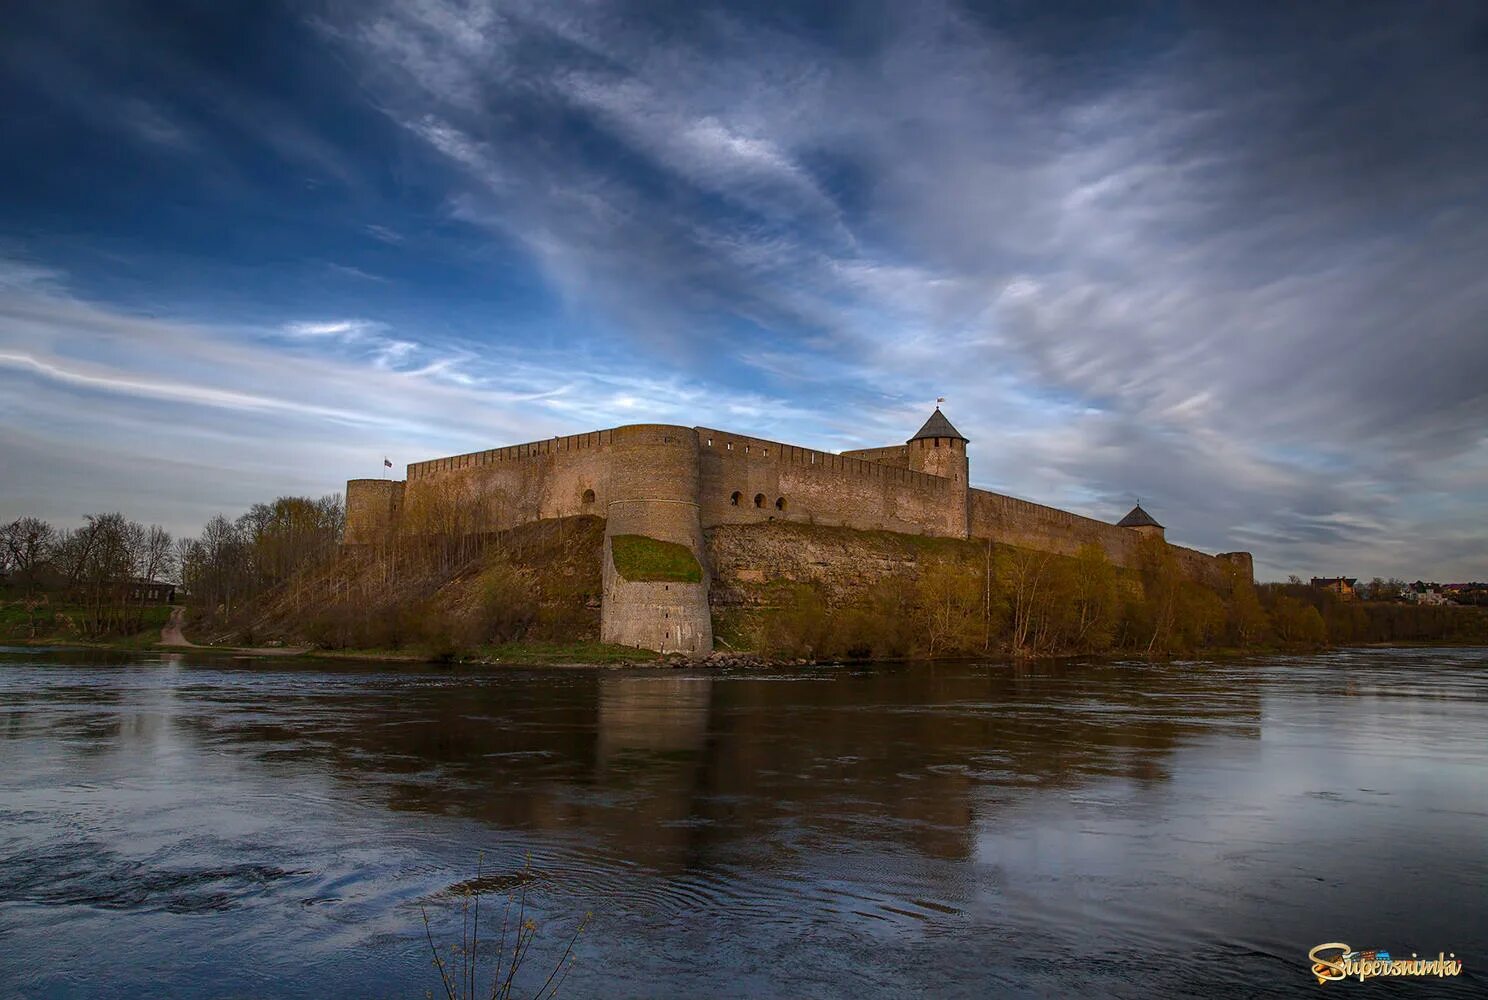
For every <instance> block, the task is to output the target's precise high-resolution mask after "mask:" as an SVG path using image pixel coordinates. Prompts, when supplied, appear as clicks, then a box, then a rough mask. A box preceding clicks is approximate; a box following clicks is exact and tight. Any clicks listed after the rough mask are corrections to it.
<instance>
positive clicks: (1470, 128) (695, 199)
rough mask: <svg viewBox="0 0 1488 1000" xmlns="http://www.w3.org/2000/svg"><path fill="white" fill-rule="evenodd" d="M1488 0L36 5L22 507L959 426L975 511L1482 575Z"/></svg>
mask: <svg viewBox="0 0 1488 1000" xmlns="http://www.w3.org/2000/svg"><path fill="white" fill-rule="evenodd" d="M229 6H230V7H233V8H235V10H233V11H226V10H222V9H220V8H223V7H229ZM1485 15H1488V12H1485V10H1484V8H1483V7H1482V6H1481V5H1479V4H1468V3H1464V4H1460V5H1453V4H1425V3H1423V4H1401V3H1395V4H1384V5H1379V6H1374V5H1370V4H1363V3H1358V2H1347V3H1333V4H1329V3H1308V4H1292V3H1285V4H1279V5H1276V6H1275V7H1271V8H1266V7H1264V6H1263V5H1258V4H1244V5H1241V4H1235V5H1218V4H1196V5H1193V6H1186V5H1165V4H1150V3H1144V4H1137V5H1133V6H1131V7H1121V6H1120V5H1117V4H1114V3H1108V2H1104V0H1101V2H1090V3H1078V4H1051V3H1046V2H1042V0H1028V2H1012V3H1003V4H998V5H995V6H992V7H990V8H978V7H972V6H963V5H959V4H951V3H936V2H916V3H913V4H907V3H899V2H895V0H891V2H885V3H881V4H876V3H865V4H845V3H828V4H823V5H821V6H812V5H806V4H796V3H791V4H780V5H778V6H777V5H771V4H765V3H751V4H747V5H743V4H733V5H718V6H714V5H710V4H707V3H679V4H657V3H645V4H625V3H613V2H605V3H600V2H593V3H560V2H554V0H533V2H530V3H529V2H511V3H507V2H484V0H463V2H456V0H405V2H399V3H386V4H384V3H380V2H377V0H347V2H344V3H342V2H314V0H310V2H305V3H280V2H263V3H256V4H239V5H221V4H216V3H210V2H205V0H203V2H199V3H162V2H151V3H145V2H139V3H132V2H125V0H100V2H97V3H85V2H61V3H32V4H16V5H12V6H10V7H9V8H8V9H7V14H6V21H7V23H6V28H5V30H4V32H3V33H0V116H3V128H4V135H5V137H6V139H5V151H4V153H0V517H6V518H8V517H11V516H14V515H16V514H20V513H38V514H41V515H44V516H47V517H50V518H52V519H54V520H56V521H59V522H63V523H67V522H71V521H72V520H74V519H76V518H78V517H80V516H81V515H83V514H85V513H87V512H89V511H95V510H101V509H121V510H123V511H124V512H125V513H127V514H129V515H131V516H133V517H136V518H139V519H142V520H145V521H158V522H161V523H163V524H165V525H166V526H167V527H170V528H172V529H174V530H177V531H181V530H191V531H194V530H196V528H197V527H198V526H199V525H200V523H201V521H202V520H204V519H205V518H206V517H207V516H209V515H210V514H212V513H213V512H216V511H218V510H221V511H224V512H226V513H228V514H230V515H231V514H236V513H237V512H239V511H241V510H242V509H243V508H244V507H245V506H247V505H248V504H249V503H251V502H253V501H255V500H260V499H266V498H270V497H272V496H275V495H278V494H284V493H310V494H320V493H325V492H331V491H335V490H338V489H340V488H341V487H342V484H343V482H344V480H346V479H347V478H349V477H356V476H375V475H378V474H380V468H381V462H382V458H383V456H384V455H387V456H389V457H390V458H392V460H393V461H394V462H395V463H397V465H398V466H399V471H400V472H401V467H402V465H403V464H404V463H406V462H410V461H417V460H420V459H423V458H428V457H434V456H438V455H442V454H451V453H455V452H461V451H468V450H473V449H477V448H485V447H491V446H495V445H500V444H506V443H514V442H519V441H525V440H531V439H535V438H541V437H546V436H550V435H553V434H560V433H571V432H576V431H582V430H588V429H592V428H595V427H602V426H611V425H614V424H618V423H629V422H642V421H661V422H677V423H685V424H689V425H691V424H699V423H702V424H709V425H713V426H720V425H721V426H724V427H733V428H737V429H739V430H741V431H746V432H750V433H754V434H757V435H760V436H764V437H773V438H776V439H784V440H788V441H792V442H797V443H801V444H806V445H811V446H815V447H819V448H825V449H830V450H838V449H843V448H856V447H867V446H872V445H880V444H885V443H891V442H895V441H901V440H903V439H904V438H906V437H907V436H908V435H909V434H911V433H912V432H913V431H914V430H915V429H916V428H917V427H918V426H919V424H920V422H921V421H923V419H924V418H925V416H926V414H927V413H928V411H929V409H930V408H931V406H932V405H933V402H934V399H935V398H936V397H937V396H946V397H947V399H948V402H947V404H946V411H947V413H948V415H949V416H951V418H952V419H953V420H954V421H955V423H956V424H957V425H958V426H959V427H960V429H961V430H962V431H963V432H964V433H966V434H967V435H968V436H969V437H970V438H971V439H972V446H971V447H972V477H973V481H974V482H975V483H976V484H977V485H980V486H983V487H987V488H990V489H995V490H1000V491H1003V492H1008V493H1013V494H1016V495H1019V496H1023V497H1027V498H1030V499H1035V500H1039V501H1041V502H1047V503H1053V504H1057V505H1060V506H1064V507H1067V508H1068V509H1071V510H1076V511H1079V512H1081V513H1085V514H1089V515H1091V516H1095V517H1099V518H1102V519H1106V520H1115V519H1116V518H1119V517H1120V516H1121V515H1122V514H1123V513H1125V511H1126V510H1127V508H1129V507H1130V506H1131V504H1132V502H1133V501H1134V500H1135V499H1136V498H1137V497H1141V498H1142V501H1143V503H1144V504H1145V505H1146V506H1147V507H1148V508H1149V509H1150V510H1151V511H1152V512H1153V513H1154V514H1155V515H1156V516H1157V517H1158V519H1159V520H1161V521H1163V522H1164V523H1165V524H1167V525H1168V529H1169V531H1168V534H1169V538H1171V539H1173V540H1176V541H1180V542H1183V543H1186V544H1190V545H1194V546H1197V547H1200V548H1204V549H1208V550H1228V549H1236V548H1245V549H1250V550H1252V551H1253V552H1255V554H1256V557H1257V559H1256V561H1257V571H1258V575H1259V576H1261V577H1263V578H1268V577H1277V576H1281V575H1285V574H1286V573H1290V572H1298V573H1302V574H1307V573H1313V572H1316V573H1319V574H1322V573H1329V574H1331V573H1347V574H1349V575H1361V576H1371V575H1374V574H1397V575H1402V576H1408V577H1410V578H1415V577H1418V576H1426V577H1427V578H1432V577H1436V578H1440V579H1443V580H1447V579H1462V578H1477V579H1483V578H1488V525H1485V519H1484V511H1485V507H1488V275H1485V268H1488V183H1485V182H1488V121H1485V115H1488V112H1485V109H1488V16H1485Z"/></svg>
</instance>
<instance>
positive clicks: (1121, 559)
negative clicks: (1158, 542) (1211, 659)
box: [970, 490, 1250, 586]
mask: <svg viewBox="0 0 1488 1000" xmlns="http://www.w3.org/2000/svg"><path fill="white" fill-rule="evenodd" d="M970 512H971V537H973V538H990V539H991V540H992V541H994V542H1002V543H1004V544H1007V545H1019V546H1022V547H1024V548H1029V549H1038V550H1040V551H1045V552H1057V553H1060V554H1061V555H1067V556H1072V555H1074V554H1075V553H1076V552H1077V551H1079V549H1080V546H1082V545H1086V544H1092V543H1093V544H1096V545H1099V546H1100V547H1101V548H1103V549H1104V550H1105V552H1106V555H1107V556H1108V557H1109V558H1110V560H1111V561H1112V562H1113V563H1115V564H1116V565H1118V566H1124V567H1127V568H1135V567H1136V566H1137V560H1138V553H1139V551H1140V547H1141V540H1142V539H1141V536H1140V535H1139V534H1137V532H1135V531H1133V530H1132V529H1130V528H1118V527H1117V526H1116V525H1114V524H1106V523H1105V522H1104V521H1097V520H1095V519H1094V518H1090V517H1082V516H1081V515H1079V514H1071V513H1070V512H1069V511H1066V510H1060V509H1058V508H1057V507H1046V506H1044V505H1043V504H1037V503H1031V502H1029V501H1027V500H1019V499H1018V498H1017V497H1010V496H1004V495H1002V494H1000V493H991V492H988V491H987V490H971V491H970ZM1168 549H1169V551H1171V552H1172V554H1173V557H1174V558H1175V559H1177V561H1178V565H1179V567H1181V569H1182V571H1183V573H1184V574H1185V575H1186V576H1188V577H1189V578H1190V579H1194V580H1199V581H1201V582H1204V583H1208V584H1210V585H1211V586H1218V585H1219V584H1220V583H1221V582H1222V581H1223V579H1224V570H1225V567H1226V566H1227V565H1229V564H1235V565H1240V566H1242V567H1243V568H1245V569H1246V570H1249V569H1250V556H1249V553H1245V552H1236V553H1226V554H1225V555H1223V556H1211V555H1209V554H1208V553H1206V552H1200V551H1198V550H1197V549H1190V548H1185V547H1184V546H1182V545H1173V544H1171V543H1169V544H1168Z"/></svg>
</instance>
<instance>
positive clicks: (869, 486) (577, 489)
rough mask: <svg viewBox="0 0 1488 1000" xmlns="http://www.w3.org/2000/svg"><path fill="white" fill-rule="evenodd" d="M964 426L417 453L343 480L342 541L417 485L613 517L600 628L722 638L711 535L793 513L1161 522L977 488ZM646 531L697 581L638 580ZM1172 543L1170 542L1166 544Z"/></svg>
mask: <svg viewBox="0 0 1488 1000" xmlns="http://www.w3.org/2000/svg"><path fill="white" fill-rule="evenodd" d="M966 446H967V439H966V438H965V437H964V436H963V435H962V434H961V433H960V432H959V431H957V430H956V428H955V427H954V426H952V424H951V422H950V421H949V420H948V419H946V417H945V415H944V414H943V413H941V411H940V409H939V408H938V407H937V408H936V410H935V412H934V413H933V414H931V416H930V418H929V419H928V420H926V421H925V424H924V426H923V427H921V428H920V429H919V431H918V432H917V433H916V434H915V435H914V436H913V437H911V438H910V439H909V440H908V441H907V442H905V443H904V444H897V445H890V446H888V447H884V448H865V449H860V450H856V451H845V452H842V453H841V454H832V453H831V452H824V451H815V450H813V449H810V448H802V447H798V446H796V445H791V444H782V443H780V442H778V441H767V440H764V439H762V438H756V437H749V436H747V435H743V434H737V433H734V432H732V431H723V430H716V429H713V428H709V427H680V426H671V425H666V424H632V425H628V426H624V427H615V428H611V429H609V430H600V431H592V432H590V433H588V434H574V435H570V436H568V437H554V438H550V439H548V440H543V441H533V442H531V443H528V444H519V445H512V446H509V447H506V448H493V449H491V450H489V451H478V452H472V453H470V454H465V455H454V456H451V457H449V458H436V459H432V460H430V461H426V462H415V463H413V464H411V465H409V466H408V478H407V479H406V480H386V479H353V480H351V481H350V482H348V483H347V484H346V537H345V540H346V543H347V544H348V545H367V544H373V543H376V542H378V541H379V540H380V539H382V538H385V537H387V535H388V533H389V532H393V531H396V530H398V527H399V521H400V515H401V514H402V512H403V510H404V508H405V506H408V505H411V504H416V503H417V502H418V500H419V498H420V494H421V493H423V494H426V495H432V494H433V493H436V492H438V493H440V494H441V495H443V496H446V497H450V496H452V497H455V498H456V502H457V503H458V504H459V505H460V506H461V508H462V513H463V514H464V515H466V516H464V517H462V519H461V523H462V525H463V526H464V530H472V531H501V530H505V529H508V528H513V527H516V526H518V525H521V524H525V523H528V522H532V521H537V520H541V519H545V518H559V517H571V516H575V515H584V514H589V515H596V516H599V517H603V518H605V523H606V526H605V543H604V552H603V556H602V558H603V559H604V565H603V597H602V604H601V611H600V621H601V624H600V631H601V638H602V639H603V640H604V641H605V642H614V643H620V644H623V645H627V646H636V647H640V648H643V649H653V650H659V651H665V652H673V651H677V652H684V653H705V652H708V651H710V650H711V649H712V648H713V628H712V619H711V612H710V608H709V585H710V580H709V576H710V572H709V561H708V559H707V548H706V545H705V539H704V533H705V532H710V531H712V530H713V529H718V528H723V527H724V526H731V525H751V524H765V523H769V522H796V523H803V524H816V525H824V526H832V527H845V528H854V529H860V530H876V531H890V532H899V533H904V534H911V535H931V536H938V537H946V538H961V539H978V540H989V541H991V542H993V543H1001V544H1007V545H1016V546H1021V547H1024V548H1029V549H1035V550H1040V551H1048V552H1054V553H1059V554H1062V555H1073V554H1074V553H1075V552H1076V550H1078V549H1079V548H1080V547H1081V546H1082V545H1085V544H1087V543H1094V544H1097V545H1099V546H1100V547H1101V548H1103V549H1104V550H1105V552H1106V554H1107V555H1108V556H1109V557H1110V558H1111V560H1112V561H1113V562H1115V563H1116V564H1117V565H1121V566H1132V565H1135V562H1136V559H1137V553H1138V545H1139V542H1140V540H1141V539H1142V538H1143V537H1147V536H1156V537H1157V538H1159V539H1161V538H1162V536H1163V528H1162V525H1160V524H1158V523H1157V521H1155V520H1153V519H1152V517H1151V516H1149V515H1148V514H1147V513H1146V511H1144V510H1142V508H1141V507H1140V505H1139V506H1137V507H1136V508H1134V509H1133V510H1132V511H1131V513H1130V514H1128V515H1127V516H1126V517H1125V518H1123V519H1122V520H1121V521H1120V522H1118V523H1116V524H1107V523H1105V522H1103V521H1097V520H1094V519H1093V518H1088V517H1082V516H1080V515H1078V514H1071V513H1069V512H1067V511H1063V510H1058V509H1056V508H1053V507H1045V506H1043V505H1040V504H1036V503H1030V502H1029V501H1026V500H1019V499H1016V498H1014V497H1010V496H1003V495H1001V494H997V493H991V492H988V491H987V490H980V489H973V488H972V487H971V485H970V483H969V481H968V464H967V448H966ZM633 535H639V536H644V537H646V538H650V539H655V540H657V541H661V542H672V543H676V544H679V545H682V546H685V547H686V548H687V550H688V551H690V552H691V553H692V554H693V556H694V557H695V558H696V559H697V561H698V564H699V565H700V566H701V567H702V573H701V577H702V579H701V580H700V581H699V582H695V583H694V582H677V581H671V582H653V581H644V580H627V579H625V578H624V577H623V576H622V575H620V573H619V572H617V570H616V567H615V560H614V556H613V549H612V545H611V540H612V539H614V538H616V537H619V536H633ZM1165 544H1166V543H1165ZM1171 549H1172V552H1173V554H1174V555H1175V556H1176V557H1177V559H1178V561H1179V563H1180V565H1181V566H1182V568H1183V570H1184V571H1185V572H1186V573H1187V574H1189V575H1190V576H1192V577H1194V578H1197V579H1207V580H1211V581H1217V580H1218V579H1220V577H1221V574H1222V572H1223V568H1224V567H1225V566H1227V565H1239V566H1241V567H1243V569H1244V571H1245V572H1246V573H1247V574H1250V573H1251V571H1252V570H1251V558H1250V554H1249V553H1245V552H1230V553H1224V554H1221V555H1218V556H1211V555H1206V554H1205V553H1202V552H1198V551H1195V550H1193V549H1187V548H1182V547H1180V546H1171Z"/></svg>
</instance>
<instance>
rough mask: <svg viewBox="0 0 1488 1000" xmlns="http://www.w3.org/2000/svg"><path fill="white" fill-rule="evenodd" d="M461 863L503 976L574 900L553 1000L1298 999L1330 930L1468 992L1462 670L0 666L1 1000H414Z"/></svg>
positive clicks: (1476, 673) (44, 659)
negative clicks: (1426, 965)
mask: <svg viewBox="0 0 1488 1000" xmlns="http://www.w3.org/2000/svg"><path fill="white" fill-rule="evenodd" d="M481 859H483V860H481ZM478 861H479V863H480V864H481V865H482V866H483V868H484V872H485V876H486V877H485V878H484V879H483V881H482V882H481V883H480V885H481V886H482V888H483V889H484V890H485V891H486V897H485V902H484V906H485V907H486V911H485V916H483V918H482V919H483V920H484V921H487V923H486V927H488V928H490V929H492V930H493V931H499V926H497V924H498V922H499V911H500V906H501V904H502V903H503V901H504V899H505V893H506V891H507V890H508V889H509V888H510V887H511V886H513V885H516V884H524V885H525V886H526V896H527V906H528V910H529V914H535V915H536V918H537V921H538V923H539V924H540V930H539V934H538V938H537V943H536V945H535V946H534V949H533V951H532V953H531V957H530V958H529V960H528V962H527V963H525V964H524V969H523V973H524V974H530V975H535V976H536V979H535V980H532V981H530V982H529V983H528V985H529V986H530V987H531V988H535V987H536V986H537V985H539V984H540V983H541V981H542V979H543V978H544V977H546V975H547V973H548V971H550V969H551V967H552V965H553V964H554V962H555V961H556V959H557V957H558V955H559V953H560V952H561V950H562V947H563V944H564V941H565V940H566V938H567V936H568V934H569V933H570V932H571V930H572V928H573V927H574V926H575V924H576V923H577V921H579V920H580V919H581V918H582V917H583V915H584V914H586V913H590V912H592V913H593V919H592V921H591V922H590V923H589V924H588V926H587V927H586V928H585V929H584V932H583V933H582V934H581V935H580V937H579V939H578V943H577V944H576V946H575V949H574V954H575V956H576V958H577V961H576V963H574V965H573V967H572V971H571V973H570V975H569V978H568V979H567V981H566V983H565V985H564V988H563V995H564V996H569V997H607V998H608V997H642V996H645V997H653V996H654V997H704V996H708V997H745V996H775V997H854V998H866V997H876V996H905V995H915V996H918V995H934V996H942V997H978V998H980V997H988V996H995V995H1011V996H1051V995H1055V996H1057V995H1080V996H1130V997H1171V996H1183V995H1192V994H1195V993H1201V994H1224V995H1239V996H1294V995H1297V994H1299V993H1308V994H1309V995H1311V994H1312V993H1314V992H1315V991H1316V990H1317V989H1318V986H1317V985H1316V980H1315V979H1313V978H1312V977H1311V976H1310V974H1309V972H1308V965H1307V961H1306V955H1307V951H1308V949H1309V948H1311V947H1313V946H1314V945H1317V944H1320V943H1323V942H1333V941H1338V942H1346V943H1348V944H1350V945H1352V946H1354V947H1356V948H1384V949H1388V950H1389V951H1391V952H1392V954H1394V956H1395V957H1397V958H1399V957H1402V956H1405V955H1408V954H1409V953H1410V952H1412V951H1415V952H1417V953H1419V954H1422V955H1427V954H1429V955H1430V956H1432V957H1435V956H1436V955H1437V953H1438V952H1449V953H1455V955H1456V956H1457V957H1458V958H1459V959H1462V960H1463V961H1464V963H1465V973H1464V975H1463V976H1462V977H1461V978H1459V979H1455V980H1453V979H1447V980H1436V979H1433V980H1431V981H1430V982H1426V983H1421V982H1413V981H1409V980H1405V981H1388V982H1374V983H1369V984H1364V985H1362V986H1361V984H1360V983H1358V982H1357V981H1355V982H1351V983H1340V984H1330V985H1329V986H1327V987H1326V988H1325V989H1327V990H1328V991H1341V992H1352V991H1370V992H1371V993H1377V992H1380V991H1383V992H1385V993H1388V994H1392V995H1393V994H1395V993H1399V994H1400V995H1405V993H1406V992H1407V991H1410V995H1413V996H1415V995H1420V996H1426V995H1430V996H1467V995H1481V994H1482V992H1483V991H1484V990H1485V987H1488V965H1485V962H1488V933H1485V932H1488V900H1485V892H1484V890H1485V888H1488V650H1482V649H1420V650H1398V649H1397V650H1352V651H1339V652H1332V653H1328V654H1323V655H1317V656H1305V657H1271V658H1257V659H1251V660H1237V661H1227V662H1217V663H1210V662H1178V663H1168V664H1155V665H1154V664H1147V663H1128V664H1081V663H1040V664H1034V665H1028V666H1024V665H1013V664H1008V663H988V664H977V663H954V664H920V665H897V664H892V665H890V664H885V665H875V666H869V667H830V668H826V667H823V668H800V669H795V670H790V671H767V672H740V673H728V672H725V673H693V672H683V671H665V672H662V671H657V672H649V671H645V672H631V671H614V670H515V669H505V670H500V671H490V672H482V673H451V672H449V671H448V670H438V669H434V668H429V669H410V668H407V667H401V666H400V667H389V666H386V665H377V664H345V665H334V666H329V665H325V664H314V663H309V662H296V663H285V662H283V661H271V660H257V661H232V660H222V659H211V658H208V657H204V656H193V655H174V654H168V655H159V654H155V655H141V656H133V657H128V656H105V655H98V656H86V657H85V656H83V655H81V654H78V653H75V652H74V653H63V652H56V653H36V652H28V651H21V650H9V651H4V652H0V995H4V996H18V997H90V998H91V997H103V996H131V995H132V996H149V997H163V996H170V997H229V996H231V997H270V996H272V997H332V996H336V997H339V996H344V997H367V996H375V997H380V996H388V997H422V996H424V995H425V991H426V990H430V989H433V990H435V991H436V993H437V991H438V988H439V987H438V981H437V979H436V978H435V974H434V972H433V970H432V967H431V965H430V961H429V951H428V944H427V943H426V940H425V931H424V925H423V920H422V917H421V909H422V911H423V912H427V913H428V915H429V919H430V922H431V927H432V934H433V936H434V938H435V939H436V941H437V942H444V943H448V942H452V941H454V940H456V939H458V938H459V936H460V927H461V923H460V921H461V914H460V909H459V902H458V901H459V900H460V899H461V898H463V897H462V895H461V892H462V890H467V889H468V888H469V887H470V886H471V885H472V884H473V879H474V876H475V869H476V866H477V863H478ZM493 914H497V915H498V916H495V917H493ZM482 937H483V938H484V937H485V934H484V932H483V933H482ZM529 992H530V990H529ZM1361 995H1362V993H1361Z"/></svg>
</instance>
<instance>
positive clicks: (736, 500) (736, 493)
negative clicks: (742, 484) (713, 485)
mask: <svg viewBox="0 0 1488 1000" xmlns="http://www.w3.org/2000/svg"><path fill="white" fill-rule="evenodd" d="M741 499H743V497H742V496H741V494H740V493H739V491H738V490H734V493H733V495H732V496H730V497H729V503H731V504H733V505H734V506H735V507H737V506H739V501H740V500H741Z"/></svg>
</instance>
